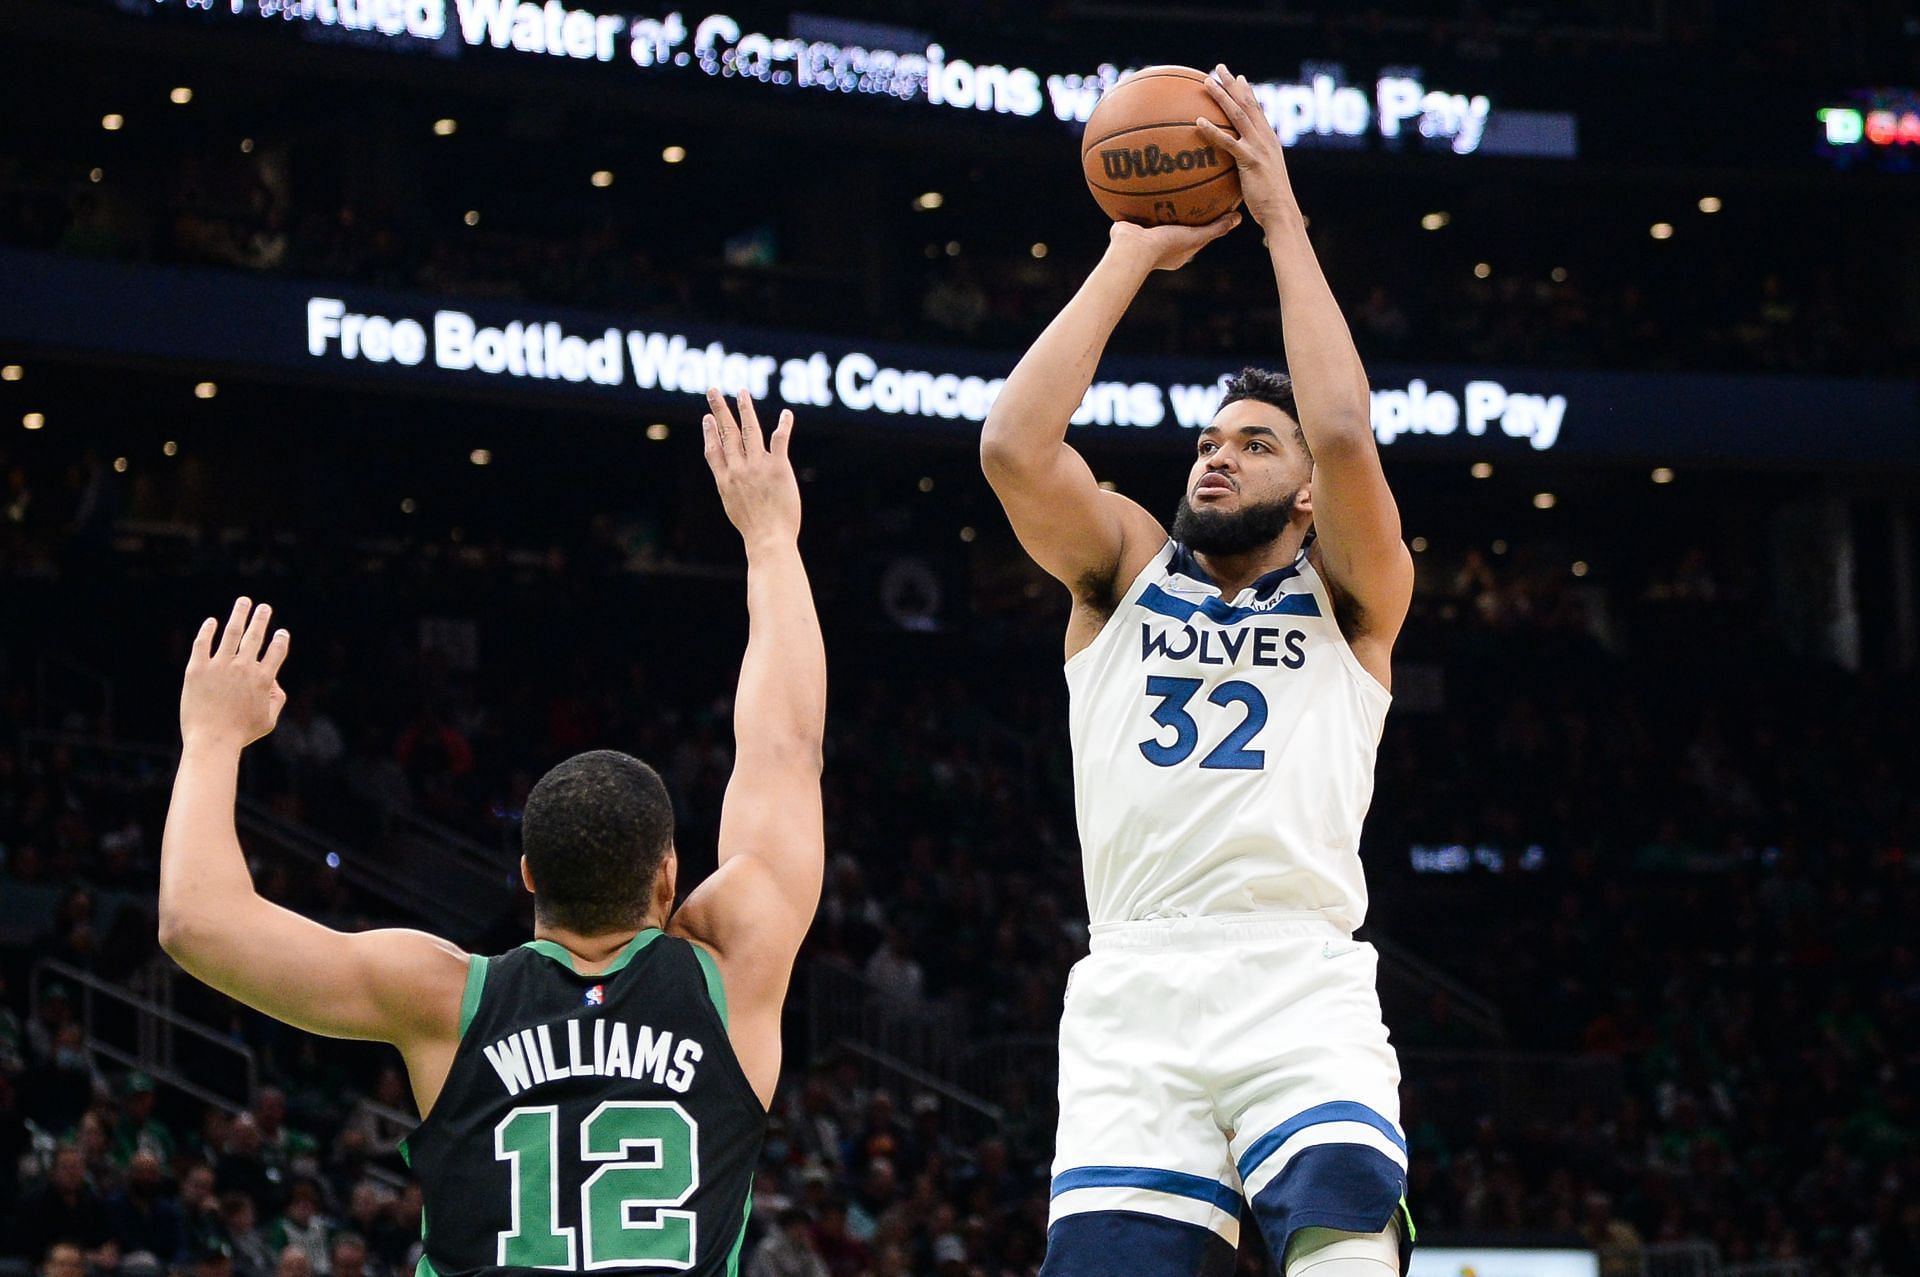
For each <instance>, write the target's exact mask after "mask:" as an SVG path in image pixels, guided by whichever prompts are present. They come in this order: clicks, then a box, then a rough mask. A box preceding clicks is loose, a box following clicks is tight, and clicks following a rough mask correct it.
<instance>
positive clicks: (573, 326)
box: [0, 247, 1920, 466]
mask: <svg viewBox="0 0 1920 1277" xmlns="http://www.w3.org/2000/svg"><path fill="white" fill-rule="evenodd" d="M0 280H4V281H5V286H4V289H0V292H4V295H5V297H6V305H4V306H0V344H3V345H4V346H5V348H6V349H8V350H9V351H11V352H18V355H15V354H10V355H9V359H10V360H17V359H18V358H19V357H21V356H26V357H31V355H32V352H36V351H45V352H53V353H65V354H70V355H78V356H82V357H86V358H88V359H90V360H94V361H104V362H108V363H111V362H113V361H115V360H126V361H136V362H140V363H143V364H151V363H155V362H158V363H161V364H165V365H170V366H175V367H178V368H179V369H181V372H182V375H183V376H185V377H188V378H189V379H190V380H194V379H199V378H201V377H205V376H207V375H209V374H212V373H227V372H237V373H240V374H242V375H252V376H257V377H262V378H267V379H279V380H289V379H298V380H307V381H318V382H326V383H331V384H335V385H339V386H343V387H352V388H355V389H365V390H369V391H374V392H380V391H389V392H403V393H407V392H411V393H434V394H446V393H451V394H462V395H473V394H478V395H482V396H486V397H491V398H496V399H500V400H507V399H511V400H513V401H515V402H520V403H527V404H530V405H533V406H535V407H538V406H543V405H544V406H548V407H552V408H557V409H568V408H587V409H592V408H603V409H606V410H610V411H614V412H619V413H623V414H628V415H629V416H631V415H632V414H633V410H634V409H635V408H636V407H641V408H646V409H648V410H658V411H663V412H684V413H688V414H695V415H697V414H698V413H699V412H700V407H699V405H700V402H701V395H702V393H703V392H704V391H705V389H706V388H707V387H708V386H710V385H718V386H721V387H723V388H726V389H729V390H736V389H744V390H748V391H751V392H752V393H753V394H754V395H755V396H756V397H759V398H765V399H769V400H773V399H777V400H779V401H781V402H782V403H785V404H788V405H791V406H792V407H794V408H796V409H800V410H801V411H803V412H806V413H809V414H811V416H812V419H814V420H820V421H837V422H839V423H841V424H842V425H845V426H848V427H858V428H864V429H878V430H887V431H890V432H894V433H900V432H918V433H933V432H947V433H950V434H951V433H958V434H963V435H967V434H974V433H977V432H978V430H979V428H980V423H981V422H982V421H984V420H985V418H986V415H987V411H988V409H989V408H991V407H992V404H993V401H994V398H995V396H997V395H998V394H999V393H1000V390H1001V387H1002V386H1003V384H1004V382H1005V378H1006V375H1007V372H1008V370H1009V369H1011V368H1012V367H1013V365H1014V363H1015V361H1016V360H1017V359H1018V358H1019V352H1018V351H1010V350H1009V351H983V350H977V349H967V348H960V347H951V346H933V345H910V344H905V343H897V342H887V341H880V340H869V339H867V338H865V337H860V336H845V335H826V334H821V333H811V332H804V331H795V330H790V329H776V328H751V327H745V326H740V325H731V324H708V323H701V322H698V321H693V320H681V319H679V318H678V317H668V318H662V317H658V316H655V317H648V318H642V317H638V316H631V315H621V314H619V313H617V312H607V311H592V310H581V309H576V308H573V307H564V306H541V305H533V304H527V303H506V302H497V301H477V300H476V301H467V300H454V299H451V298H446V297H435V296H428V295H424V294H419V293H399V292H388V291H385V290H380V289H372V288H360V287H357V286H352V287H349V286H344V285H335V284H328V285H320V284H311V283H302V282H299V281H293V280H285V279H277V278H269V277H261V276H248V275H237V274H230V273H225V272H218V271H207V270H192V269H181V268H176V267H162V266H151V265H143V264H138V263H132V262H119V261H107V260H100V259H96V258H83V257H67V256H62V255H60V254H55V253H40V252H30V251H26V250H21V249H13V248H4V247H0ZM1243 358H1244V357H1236V358H1235V359H1234V360H1233V361H1231V362H1232V364H1233V365H1236V366H1237V365H1238V364H1239V363H1240V362H1242V360H1243ZM1281 358H1282V353H1281V351H1280V349H1279V347H1278V343H1277V341H1276V344H1275V346H1274V348H1273V349H1272V350H1271V351H1270V352H1268V354H1267V355H1266V357H1265V362H1268V363H1271V364H1276V365H1277V364H1278V363H1279V362H1280V361H1281ZM1253 361H1254V362H1256V363H1259V362H1262V359H1261V358H1260V357H1259V356H1253ZM1229 370H1230V369H1229V367H1227V366H1223V364H1222V361H1218V360H1209V359H1192V358H1184V357H1180V358H1175V357H1158V358H1154V357H1144V358H1143V357H1134V358H1130V357H1126V356H1115V357H1112V358H1109V359H1106V360H1103V361H1102V363H1101V366H1100V369H1099V373H1098V376H1097V377H1096V379H1095V381H1094V382H1093V384H1092V386H1091V387H1089V389H1088V391H1087V393H1086V395H1085V397H1084V398H1083V399H1082V401H1081V403H1080V406H1079V409H1078V410H1077V411H1076V412H1075V413H1074V416H1073V423H1074V431H1073V434H1074V437H1075V438H1076V439H1085V440H1087V441H1089V442H1093V441H1096V440H1097V441H1099V443H1100V444H1101V445H1102V446H1104V445H1106V444H1107V443H1109V442H1111V443H1113V444H1122V443H1125V442H1128V441H1138V442H1140V443H1144V444H1148V445H1152V446H1156V447H1169V446H1171V447H1176V448H1180V449H1182V450H1185V449H1189V448H1191V447H1192V439H1193V435H1194V432H1195V431H1197V430H1199V429H1200V428H1201V427H1202V426H1204V425H1206V423H1207V422H1208V421H1209V420H1210V419H1211V418H1212V416H1213V412H1214V410H1215V408H1216V407H1217V406H1218V405H1219V402H1220V386H1221V380H1222V377H1223V374H1225V373H1226V372H1228V371H1229ZM1368 371H1369V373H1370V374H1371V377H1372V382H1373V386H1372V421H1373V433H1374V438H1375V439H1376V440H1378V441H1379V443H1380V444H1381V446H1382V447H1385V448H1388V449H1390V450H1391V453H1392V455H1395V456H1399V455H1414V456H1432V457H1440V456H1455V457H1462V458H1472V459H1474V460H1487V459H1495V458H1497V457H1499V456H1509V457H1512V456H1539V455H1542V454H1547V455H1552V456H1556V457H1558V456H1563V455H1564V456H1575V457H1583V458H1614V459H1625V460H1633V461H1645V462H1647V463H1649V464H1654V465H1671V464H1674V463H1675V462H1679V461H1691V460H1696V459H1714V460H1738V461H1753V460H1770V461H1785V460H1800V461H1828V462H1851V463H1857V464H1872V465H1876V466H1886V465H1893V466H1920V383H1915V382H1912V381H1890V380H1864V379H1845V378H1837V377H1828V378H1821V377H1715V376H1698V375H1674V374H1658V375H1639V374H1626V373H1599V372H1583V371H1578V370H1569V369H1538V368H1535V369H1527V368H1488V367H1473V368H1463V367H1457V366H1449V365H1444V364H1441V365H1434V364H1428V365H1417V366H1408V365H1398V366H1396V365H1390V364H1374V365H1371V366H1370V367H1369V370H1368ZM1809 421H1819V422H1825V423H1828V425H1827V426H1826V427H1825V428H1822V429H1818V430H1810V429H1807V427H1806V423H1807V422H1809Z"/></svg>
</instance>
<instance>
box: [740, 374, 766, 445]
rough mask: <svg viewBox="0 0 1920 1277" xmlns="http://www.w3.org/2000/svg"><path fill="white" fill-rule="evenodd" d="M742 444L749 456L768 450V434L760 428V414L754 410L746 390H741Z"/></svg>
mask: <svg viewBox="0 0 1920 1277" xmlns="http://www.w3.org/2000/svg"><path fill="white" fill-rule="evenodd" d="M740 446H741V448H742V450H743V451H744V452H745V453H746V454H747V455H749V456H763V455H765V453H766V451H767V440H766V436H765V435H764V434H763V433H762V432H761V430H760V414H759V413H757V412H755V411H754V410H753V400H752V399H750V398H748V397H747V392H746V391H744V390H743V391H741V392H740Z"/></svg>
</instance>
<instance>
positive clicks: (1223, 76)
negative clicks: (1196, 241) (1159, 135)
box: [1194, 62, 1300, 229]
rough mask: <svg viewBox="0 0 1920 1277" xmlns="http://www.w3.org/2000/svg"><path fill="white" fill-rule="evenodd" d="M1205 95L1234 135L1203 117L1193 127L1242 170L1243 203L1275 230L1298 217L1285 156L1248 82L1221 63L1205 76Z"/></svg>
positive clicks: (1260, 221)
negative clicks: (1221, 114) (1214, 104)
mask: <svg viewBox="0 0 1920 1277" xmlns="http://www.w3.org/2000/svg"><path fill="white" fill-rule="evenodd" d="M1207 93H1208V94H1209V95H1211V96H1212V98H1213V100H1214V102H1215V103H1216V104H1217V105H1218V106H1219V108H1220V109H1221V111H1222V112H1224V113H1225V114H1226V117H1227V122H1228V123H1230V124H1231V125H1233V131H1232V132H1231V133H1229V132H1228V131H1227V130H1225V129H1223V128H1221V127H1220V126H1219V125H1218V124H1215V123H1214V122H1213V121H1212V120H1209V119H1206V118H1205V117H1204V116H1203V117H1201V118H1200V119H1197V120H1195V121H1194V125H1195V126H1196V127H1197V128H1198V129H1199V130H1200V136H1201V137H1203V138H1205V139H1206V140H1207V141H1208V142H1211V143H1212V144H1213V145H1215V146H1218V147H1220V148H1222V149H1223V150H1225V151H1226V152H1227V153H1228V154H1230V155H1232V156H1233V162H1234V163H1235V164H1236V165H1237V166H1238V167H1239V170H1240V194H1241V198H1242V199H1244V200H1245V201H1246V204H1247V211H1248V212H1250V213H1252V214H1253V220H1254V221H1256V222H1258V223H1260V225H1262V226H1265V227H1268V228H1269V229H1271V228H1273V227H1276V226H1278V225H1280V224H1282V223H1284V222H1285V221H1286V220H1287V219H1288V218H1297V217H1298V216H1299V215H1300V209H1299V206H1298V205H1297V204H1295V203H1294V199H1293V183H1292V181H1291V180H1289V179H1288V177H1287V156H1286V151H1285V150H1284V148H1282V147H1281V145H1280V138H1279V136H1278V135H1277V134H1275V133H1274V131H1273V126H1272V125H1271V124H1270V123H1268V122H1267V113H1266V111H1265V110H1264V109H1263V108H1262V107H1261V105H1260V99H1259V98H1257V97H1255V96H1254V93H1253V87H1252V86H1251V85H1249V84H1248V83H1247V77H1246V76H1244V75H1241V76H1236V75H1233V74H1231V73H1229V72H1228V70H1227V66H1226V63H1224V62H1223V63H1221V64H1220V65H1218V66H1216V67H1214V69H1213V74H1212V75H1210V76H1208V77H1207Z"/></svg>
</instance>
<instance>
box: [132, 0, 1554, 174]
mask: <svg viewBox="0 0 1920 1277" xmlns="http://www.w3.org/2000/svg"><path fill="white" fill-rule="evenodd" d="M118 4H119V7H121V8H122V9H131V10H132V11H135V12H170V11H187V12H195V13H198V14H199V15H201V16H202V17H203V18H204V19H206V20H208V21H219V22H222V23H224V24H228V25H235V24H243V23H249V22H251V23H253V24H256V25H257V24H259V23H261V22H262V21H266V22H270V23H272V24H274V25H281V26H293V27H298V28H300V29H301V30H302V31H303V33H304V34H307V35H309V36H312V37H314V38H318V39H329V38H332V39H343V40H350V41H352V42H353V43H356V44H362V45H373V46H376V47H382V48H387V49H391V50H395V51H404V50H407V49H413V50H417V51H430V52H434V53H438V54H441V55H443V56H452V57H458V56H460V55H461V54H462V53H463V52H465V51H468V50H489V51H492V52H493V53H494V54H496V55H499V56H512V57H517V58H524V59H538V60H543V61H549V62H554V63H559V64H589V63H597V64H607V65H610V66H622V67H624V68H625V69H626V70H628V71H630V72H633V73H635V74H641V75H645V76H647V77H649V78H656V77H657V78H665V77H670V76H682V77H704V78H708V79H716V80H725V81H732V82H735V83H739V84H742V85H750V86H764V87H767V88H777V89H786V90H789V91H798V92H808V93H818V94H822V95H825V94H834V95H839V96H843V97H850V98H856V99H858V98H864V99H869V100H873V99H892V100H894V101H897V102H901V103H912V104H917V105H919V106H922V107H926V108H931V109H937V110H940V111H943V112H945V113H947V114H948V115H949V117H950V118H951V117H952V116H953V115H954V114H956V113H959V112H967V113H970V114H974V115H982V114H984V115H989V116H1009V117H1015V118H1043V117H1050V118H1052V119H1053V120H1055V121H1058V122H1060V123H1064V124H1069V125H1074V126H1078V125H1080V124H1083V123H1085V121H1086V119H1087V117H1088V116H1089V115H1091V114H1092V113H1093V108H1094V106H1095V105H1096V104H1097V103H1098V102H1099V100H1100V96H1101V94H1103V93H1105V92H1106V91H1107V90H1108V89H1110V88H1112V87H1113V86H1114V85H1115V84H1116V83H1117V82H1118V81H1119V80H1120V78H1121V77H1122V76H1123V75H1125V74H1126V72H1127V70H1128V69H1130V68H1126V67H1122V66H1120V65H1118V64H1116V63H1114V62H1112V61H1103V60H1100V56H1099V55H1098V54H1097V53H1096V54H1092V55H1090V56H1089V58H1088V60H1087V62H1086V63H1085V64H1082V67H1081V68H1079V69H1074V70H1061V71H1043V70H1040V69H1037V68H1034V67H1028V66H1021V65H1014V64H1009V63H1005V62H998V61H984V60H981V59H978V58H972V57H967V56H964V55H963V54H962V52H961V51H960V50H958V49H950V48H949V47H948V46H947V45H946V44H945V43H944V42H942V41H941V40H940V39H938V38H936V37H935V36H932V35H929V34H927V33H925V32H918V31H910V30H906V29H902V28H896V27H891V26H882V25H879V24H874V23H856V22H844V21H840V20H837V19H832V18H821V17H815V16H810V15H802V14H795V15H792V16H791V18H790V19H789V21H788V23H787V29H786V30H785V31H783V32H776V31H767V30H758V29H755V28H754V27H753V26H752V25H751V24H748V23H744V22H742V21H740V20H737V19H735V18H734V17H733V16H731V15H729V14H726V13H706V14H700V13H695V12H685V11H681V10H677V9H676V10H672V11H670V12H667V13H664V14H659V15H656V16H642V15H637V14H633V13H629V12H620V11H609V10H602V9H597V8H590V7H587V6H584V5H571V4H568V3H566V0H118ZM1089 67H1090V68H1091V69H1088V68H1089ZM1252 86H1253V91H1254V93H1255V95H1256V96H1258V97H1259V99H1260V102H1261V105H1262V106H1263V107H1264V108H1265V109H1266V114H1267V118H1268V120H1269V121H1271V122H1272V124H1273V127H1274V130H1275V132H1276V133H1278V135H1279V137H1280V140H1281V141H1282V142H1283V143H1284V144H1286V145H1287V146H1301V145H1308V146H1313V145H1318V146H1343V147H1359V146H1380V147H1387V148H1394V147H1408V148H1412V149H1417V150H1423V151H1437V152H1442V153H1452V154H1456V155H1473V154H1489V155H1526V156H1538V157H1549V158H1571V157H1572V156H1573V154H1574V152H1575V148H1576V145H1577V139H1576V127H1575V121H1574V118H1573V116H1571V115H1568V114H1564V113H1559V112H1541V111H1514V110H1504V109H1503V110H1497V111H1496V110H1495V109H1494V107H1493V104H1492V101H1491V100H1490V99H1489V98H1488V96H1487V95H1486V94H1484V93H1471V92H1460V91H1458V90H1456V89H1454V88H1451V87H1441V86H1436V85H1432V84H1429V83H1428V82H1427V81H1426V78H1425V76H1424V75H1423V74H1422V73H1421V72H1420V71H1419V70H1418V69H1417V68H1408V67H1387V68H1382V69H1380V70H1379V71H1378V72H1377V73H1375V74H1372V75H1368V76H1363V77H1357V78H1355V77H1349V75H1348V73H1347V71H1346V69H1345V68H1344V67H1341V66H1339V65H1335V64H1317V63H1308V64H1305V65H1303V66H1302V68H1301V73H1300V75H1299V76H1298V77H1297V78H1295V79H1291V80H1277V79H1262V80H1254V81H1252Z"/></svg>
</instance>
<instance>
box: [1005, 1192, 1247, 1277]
mask: <svg viewBox="0 0 1920 1277" xmlns="http://www.w3.org/2000/svg"><path fill="white" fill-rule="evenodd" d="M1236 1200H1237V1199H1236ZM1233 1266H1234V1249H1233V1247H1232V1246H1230V1245H1228V1244H1227V1239H1226V1238H1224V1237H1222V1236H1221V1235H1220V1234H1218V1233H1216V1232H1214V1231H1213V1230H1212V1229H1211V1228H1203V1227H1201V1226H1200V1225H1199V1224H1188V1223H1184V1222H1183V1221H1181V1220H1177V1219H1167V1218H1165V1217H1164V1216H1160V1215H1144V1214H1140V1213H1139V1212H1136V1211H1120V1210H1100V1211H1087V1212H1085V1213H1083V1214H1079V1215H1068V1216H1066V1217H1065V1218H1063V1219H1058V1220H1055V1221H1054V1223H1053V1226H1052V1227H1051V1228H1049V1229H1047V1257H1046V1260H1045V1261H1044V1262H1043V1263H1042V1264H1041V1265H1040V1277H1114V1274H1115V1273H1116V1272H1125V1273H1126V1274H1127V1277H1231V1274H1232V1272H1233Z"/></svg>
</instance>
